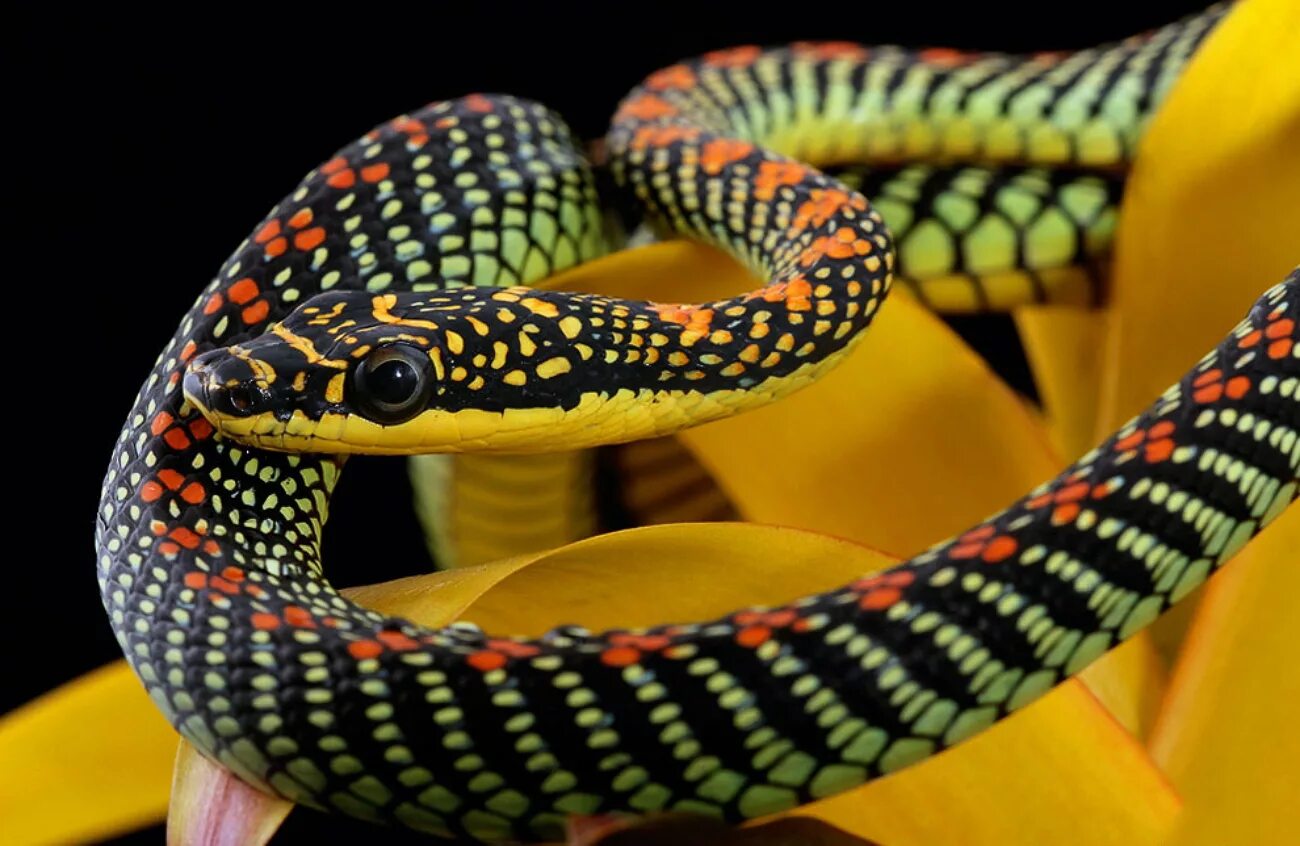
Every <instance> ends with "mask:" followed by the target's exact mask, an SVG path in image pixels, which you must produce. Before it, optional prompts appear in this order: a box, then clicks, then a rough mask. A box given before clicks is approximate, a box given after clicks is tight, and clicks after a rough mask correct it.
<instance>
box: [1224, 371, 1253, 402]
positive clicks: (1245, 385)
mask: <svg viewBox="0 0 1300 846" xmlns="http://www.w3.org/2000/svg"><path fill="white" fill-rule="evenodd" d="M1249 390H1250V379H1249V377H1246V376H1233V377H1232V378H1231V379H1229V380H1228V384H1227V385H1225V386H1224V391H1225V392H1226V393H1227V394H1228V396H1229V397H1231V398H1232V399H1241V398H1242V397H1244V396H1245V395H1246V392H1247V391H1249Z"/></svg>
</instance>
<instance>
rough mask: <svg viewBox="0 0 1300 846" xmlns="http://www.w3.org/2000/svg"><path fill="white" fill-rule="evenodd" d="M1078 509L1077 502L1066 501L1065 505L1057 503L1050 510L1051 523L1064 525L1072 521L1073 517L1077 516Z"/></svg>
mask: <svg viewBox="0 0 1300 846" xmlns="http://www.w3.org/2000/svg"><path fill="white" fill-rule="evenodd" d="M1079 511H1080V508H1079V503H1077V502H1067V503H1066V504H1065V505H1058V506H1057V507H1056V508H1055V509H1053V511H1052V525H1054V526H1064V525H1065V524H1066V523H1069V522H1072V521H1073V520H1074V518H1075V517H1078V516H1079Z"/></svg>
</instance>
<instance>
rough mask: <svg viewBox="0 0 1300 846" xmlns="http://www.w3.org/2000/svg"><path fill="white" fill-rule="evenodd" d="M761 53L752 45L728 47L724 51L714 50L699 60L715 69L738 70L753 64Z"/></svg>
mask: <svg viewBox="0 0 1300 846" xmlns="http://www.w3.org/2000/svg"><path fill="white" fill-rule="evenodd" d="M762 52H763V51H762V50H760V49H759V48H758V47H755V46H754V45H752V44H746V45H744V46H742V47H730V48H728V49H726V50H714V51H713V52H711V53H705V54H704V55H703V56H702V57H701V58H702V59H703V60H704V63H705V64H706V65H711V66H713V67H715V68H738V67H743V66H744V65H748V64H751V63H753V61H754V60H755V59H757V58H758V57H759V55H760V54H761V53H762Z"/></svg>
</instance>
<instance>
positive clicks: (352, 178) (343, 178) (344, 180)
mask: <svg viewBox="0 0 1300 846" xmlns="http://www.w3.org/2000/svg"><path fill="white" fill-rule="evenodd" d="M325 184H326V185H328V186H329V187H331V188H351V187H352V186H353V185H356V184H357V174H356V171H354V170H353V169H352V168H348V169H347V170H340V171H339V172H338V173H332V174H330V175H329V178H327V179H326V180H325Z"/></svg>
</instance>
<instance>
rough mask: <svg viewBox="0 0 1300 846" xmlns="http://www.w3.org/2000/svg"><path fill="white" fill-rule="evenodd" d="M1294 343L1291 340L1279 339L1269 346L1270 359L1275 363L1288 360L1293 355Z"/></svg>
mask: <svg viewBox="0 0 1300 846" xmlns="http://www.w3.org/2000/svg"><path fill="white" fill-rule="evenodd" d="M1293 344H1294V342H1293V341H1292V340H1291V339H1290V338H1279V339H1278V340H1276V341H1274V342H1273V343H1271V344H1269V345H1268V357H1269V358H1271V359H1273V360H1274V361H1276V360H1278V359H1281V358H1286V357H1287V356H1288V355H1290V354H1291V347H1292V345H1293Z"/></svg>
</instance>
